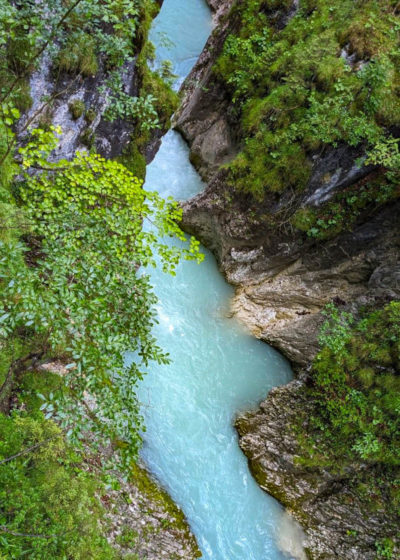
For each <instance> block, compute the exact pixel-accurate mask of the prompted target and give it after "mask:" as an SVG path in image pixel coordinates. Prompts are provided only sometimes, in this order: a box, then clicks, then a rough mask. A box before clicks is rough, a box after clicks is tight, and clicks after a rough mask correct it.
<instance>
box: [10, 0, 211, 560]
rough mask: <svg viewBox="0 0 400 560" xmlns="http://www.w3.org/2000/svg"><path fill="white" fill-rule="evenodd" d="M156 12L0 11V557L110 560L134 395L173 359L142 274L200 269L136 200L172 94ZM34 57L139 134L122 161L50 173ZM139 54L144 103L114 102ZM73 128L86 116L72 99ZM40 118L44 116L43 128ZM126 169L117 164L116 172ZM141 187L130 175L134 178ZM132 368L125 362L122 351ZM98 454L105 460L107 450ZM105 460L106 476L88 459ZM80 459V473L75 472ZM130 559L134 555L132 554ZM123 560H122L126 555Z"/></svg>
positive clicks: (145, 201) (52, 7)
mask: <svg viewBox="0 0 400 560" xmlns="http://www.w3.org/2000/svg"><path fill="white" fill-rule="evenodd" d="M156 12H157V5H156V3H155V2H153V1H152V0H148V1H147V0H146V1H144V2H143V1H138V0H106V1H97V0H96V1H93V0H90V1H86V0H75V1H71V2H69V1H68V2H60V1H57V0H54V1H52V0H50V1H48V2H39V3H30V2H18V1H17V2H10V1H8V0H0V60H1V62H0V84H1V88H0V219H1V226H0V291H1V296H2V297H1V301H0V440H1V443H0V557H1V558H4V559H5V558H15V559H17V558H18V559H19V558H23V557H26V558H32V559H36V558H37V559H39V558H40V559H43V558H52V559H53V558H54V559H56V558H60V560H61V559H66V558H74V559H79V558H82V559H83V558H85V559H86V558H95V559H101V558H104V559H105V558H107V559H110V560H111V559H112V558H117V557H118V558H119V556H118V555H117V553H116V552H115V551H113V550H112V548H111V547H110V545H109V544H108V542H107V540H106V539H105V538H104V537H103V536H102V533H103V532H104V531H105V527H106V522H105V519H104V512H103V509H102V507H101V506H100V503H99V498H100V497H101V496H103V495H104V493H105V492H106V485H105V484H106V482H107V483H109V482H110V480H111V483H112V484H114V482H113V481H112V478H110V476H111V475H110V474H109V472H108V471H107V469H113V470H115V469H119V470H120V472H122V473H123V475H125V476H128V477H129V476H132V473H133V472H134V471H133V470H132V469H133V464H134V462H135V460H136V458H137V452H138V449H139V446H140V435H139V434H140V430H141V429H142V428H143V426H142V424H141V417H140V413H139V403H138V402H137V399H136V396H135V384H136V383H137V381H138V380H139V379H140V378H141V377H142V375H144V373H145V372H146V369H147V366H148V364H149V362H151V361H152V360H155V361H157V362H166V361H167V360H168V356H167V355H166V354H165V353H164V352H163V351H162V349H161V348H159V347H158V345H157V343H156V340H155V339H154V337H153V335H152V326H153V324H154V322H155V321H156V317H155V312H154V303H155V296H154V294H153V292H152V286H151V285H150V281H149V276H148V274H147V273H146V267H151V266H162V267H163V269H164V270H165V272H169V273H172V274H173V273H174V268H175V266H176V264H177V262H178V261H179V259H180V258H182V257H184V258H189V259H193V258H194V259H200V256H199V254H198V243H197V242H196V241H195V240H192V241H191V242H190V243H189V242H188V244H187V246H186V248H184V249H178V248H174V247H172V248H171V247H169V246H168V245H167V244H166V243H165V241H163V240H165V238H166V237H172V236H177V237H178V238H179V239H181V240H185V239H186V238H185V236H184V234H183V233H182V232H181V230H180V229H179V227H178V226H177V225H176V223H177V221H178V220H179V217H180V210H179V209H178V207H177V205H176V203H174V201H172V200H168V201H165V200H162V199H161V198H160V197H159V196H158V195H157V194H155V193H150V192H146V191H145V190H144V189H143V181H142V177H143V173H144V158H143V156H142V154H141V151H142V150H143V148H144V146H145V144H146V142H148V140H149V139H150V137H151V133H152V132H154V130H155V129H156V128H158V127H161V128H162V127H165V126H166V124H167V123H168V119H169V117H170V115H171V113H172V111H173V108H174V107H175V103H176V96H175V94H174V93H173V92H172V91H171V89H170V87H169V85H168V83H166V82H165V81H164V78H167V81H168V79H170V72H168V68H167V67H165V68H164V69H162V70H161V72H160V73H159V74H158V73H153V72H151V71H150V70H149V69H148V68H147V60H148V59H149V58H151V56H152V47H151V45H150V44H149V43H148V42H147V33H148V30H149V26H150V23H151V20H152V18H153V17H154V15H155V14H156ZM43 56H46V57H48V58H49V59H50V61H51V66H52V71H53V75H54V80H55V82H57V79H58V78H57V75H61V74H62V73H64V74H66V75H68V76H69V78H68V80H67V83H70V84H72V85H73V84H74V83H76V80H85V79H90V78H91V77H92V76H93V75H95V74H96V73H99V74H100V76H102V79H103V83H104V85H105V86H107V89H103V90H102V94H103V96H108V102H109V103H108V108H107V112H106V114H105V115H104V118H106V119H109V120H113V119H116V118H121V119H124V120H131V121H132V122H133V124H134V125H135V127H134V130H135V133H134V136H133V138H132V143H131V147H130V152H129V153H127V154H125V156H124V157H123V158H121V161H111V160H105V159H104V158H102V157H100V156H99V155H98V154H96V153H95V152H94V151H93V150H91V151H90V152H87V153H77V154H76V155H75V157H74V158H73V159H72V160H71V161H66V160H61V161H57V162H55V161H54V158H53V159H52V158H51V157H50V156H51V154H54V153H55V150H56V148H57V143H58V137H59V135H60V133H61V132H62V131H61V130H60V129H57V128H54V127H53V126H52V125H51V111H50V112H48V109H51V104H52V102H53V100H54V99H44V100H42V101H43V104H42V106H41V107H40V109H39V111H38V113H37V114H36V115H35V119H34V123H35V127H32V126H31V127H29V125H31V124H32V122H33V121H32V122H28V123H26V125H25V129H24V130H23V132H24V136H23V141H22V145H21V137H19V138H17V136H16V134H15V125H16V124H17V122H18V119H19V117H20V114H21V112H22V111H24V110H26V109H28V108H29V106H30V104H31V102H32V100H31V98H30V94H29V76H30V74H31V72H32V71H33V70H34V69H35V68H37V67H38V65H39V64H40V62H41V59H42V57H43ZM135 56H138V61H137V74H138V84H139V94H138V96H136V97H133V96H130V95H127V94H125V93H123V91H122V89H121V80H122V77H123V72H124V65H125V64H126V63H127V62H129V61H132V60H133V58H134V57H135ZM69 110H70V112H71V114H72V116H73V118H74V119H79V118H81V117H83V116H84V117H85V120H86V122H87V124H88V125H90V123H91V122H93V120H94V118H95V114H94V113H93V109H92V108H90V107H85V105H84V103H83V102H82V101H80V100H73V101H72V102H71V103H70V106H69ZM48 115H50V117H49V116H48ZM124 164H126V165H124ZM138 177H139V178H138ZM128 349H129V350H131V351H132V352H133V354H134V355H135V356H136V359H135V360H134V361H133V362H132V363H130V364H129V365H128V364H127V363H126V361H125V359H124V354H125V352H126V351H127V350H128ZM105 450H107V452H105ZM98 453H100V454H101V459H100V462H102V463H103V465H102V466H103V470H104V472H103V474H101V473H97V475H96V477H94V476H93V474H91V472H90V471H91V470H92V469H91V468H89V466H88V464H87V460H88V458H89V460H90V458H91V457H95V456H98ZM85 461H86V463H85ZM133 557H134V558H136V556H135V555H134V556H129V558H133ZM127 558H128V556H127Z"/></svg>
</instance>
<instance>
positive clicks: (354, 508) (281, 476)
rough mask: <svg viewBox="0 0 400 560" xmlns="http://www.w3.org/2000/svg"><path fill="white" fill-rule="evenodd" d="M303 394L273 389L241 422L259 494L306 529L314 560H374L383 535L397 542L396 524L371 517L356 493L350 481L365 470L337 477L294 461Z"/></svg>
mask: <svg viewBox="0 0 400 560" xmlns="http://www.w3.org/2000/svg"><path fill="white" fill-rule="evenodd" d="M301 388H302V383H301V382H300V381H293V382H292V383H290V384H289V385H287V386H285V387H280V388H277V389H273V390H272V391H271V392H270V393H269V395H268V398H267V400H266V401H264V402H263V403H261V405H260V408H259V410H258V411H256V412H250V413H246V414H244V415H242V416H241V417H239V418H238V419H237V421H236V427H237V429H238V432H239V435H240V445H241V447H242V449H243V451H244V453H245V454H246V455H247V457H248V458H249V463H250V466H251V468H252V471H253V473H254V476H255V478H256V480H257V482H258V483H259V484H260V486H261V488H263V489H264V490H266V491H267V492H269V493H270V494H272V495H273V496H275V497H277V498H278V499H279V500H280V501H281V502H282V503H283V504H284V505H285V506H286V507H287V508H288V509H289V511H290V512H291V513H292V514H293V515H294V516H295V517H296V518H297V520H298V521H299V522H300V523H301V524H302V526H303V527H304V529H305V531H306V535H307V540H306V542H305V548H306V551H307V552H308V553H309V555H310V557H311V558H318V559H331V558H332V559H333V558H335V559H338V560H339V559H340V560H344V559H346V560H361V559H362V560H375V558H376V550H375V542H376V541H377V540H379V538H380V537H381V536H382V534H386V535H387V536H388V535H391V536H392V537H395V536H396V532H397V526H396V523H397V521H398V520H396V519H391V518H390V517H389V516H388V514H387V511H386V510H385V509H382V508H379V507H377V508H376V509H375V510H374V511H369V510H368V509H367V507H366V504H365V503H362V502H361V501H360V500H359V497H358V495H357V494H356V493H355V492H354V491H353V490H352V487H351V484H349V481H350V480H351V479H352V476H353V475H356V476H357V475H358V473H359V471H360V470H362V469H363V465H360V464H355V465H353V466H350V467H348V468H347V469H346V474H345V475H342V476H339V475H337V476H333V475H332V474H330V473H329V472H327V471H325V470H322V469H318V468H311V467H306V466H304V465H301V464H300V463H298V462H297V461H296V459H298V457H299V455H300V450H299V444H298V442H297V439H296V437H295V435H294V434H293V433H292V432H291V424H294V423H295V422H296V415H297V413H298V409H299V406H301V407H302V408H303V410H307V409H308V408H309V404H308V403H307V399H305V398H304V396H302V392H301ZM310 412H311V411H310ZM393 558H394V556H393Z"/></svg>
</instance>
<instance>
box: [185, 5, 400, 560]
mask: <svg viewBox="0 0 400 560" xmlns="http://www.w3.org/2000/svg"><path fill="white" fill-rule="evenodd" d="M221 5H222V8H221ZM230 6H231V2H229V1H227V2H222V3H221V4H220V9H224V10H225V14H228V13H229V8H230ZM294 9H295V6H294ZM278 19H279V18H278ZM281 20H282V18H280V19H279V21H281ZM236 25H237V22H236V21H235V16H234V15H233V16H229V15H228V16H226V17H223V18H222V19H221V20H220V22H219V24H217V27H216V29H215V30H214V33H213V35H212V36H211V37H210V39H209V41H208V43H207V45H206V47H205V50H204V52H203V53H202V55H201V57H200V59H199V63H198V64H197V65H196V66H195V68H194V69H193V71H192V73H191V75H190V76H189V78H188V80H187V81H186V84H185V85H184V93H185V98H184V100H183V103H182V108H181V110H180V111H179V112H178V114H177V116H176V119H175V126H176V128H177V129H178V130H179V131H180V132H181V134H182V135H183V136H184V138H185V139H186V140H187V142H188V143H189V146H190V149H191V159H192V162H193V163H194V165H195V166H196V168H197V169H198V170H199V172H200V174H201V175H202V177H203V178H204V179H205V180H206V181H207V183H208V184H207V187H206V189H205V191H204V192H202V193H200V194H199V195H198V196H196V197H194V198H193V199H191V200H189V201H188V202H186V203H184V204H183V210H184V217H183V226H184V228H185V229H186V230H187V231H188V232H190V233H194V234H195V235H196V236H197V237H198V238H199V239H200V240H201V241H202V242H203V243H204V244H205V245H206V246H208V247H209V248H210V249H211V250H212V251H213V252H214V254H215V256H216V258H217V260H218V263H219V266H220V268H221V270H222V272H223V273H224V274H225V276H226V278H227V280H228V282H230V283H231V284H233V285H234V286H235V287H236V294H235V297H234V300H233V303H232V310H233V313H234V314H235V315H236V316H237V317H238V318H239V319H240V320H241V321H243V322H244V323H245V324H246V325H247V326H248V327H249V328H250V330H251V331H252V333H253V334H254V335H255V336H257V337H259V338H260V339H262V340H265V341H266V342H268V343H270V344H272V345H273V346H275V347H276V348H278V349H279V350H280V351H281V352H282V353H283V354H284V355H285V356H287V357H288V358H289V359H290V360H291V362H292V364H293V366H294V369H295V371H296V372H297V373H298V380H296V381H294V382H293V383H291V384H289V385H287V386H284V387H281V388H278V389H275V390H273V391H271V393H270V394H269V395H268V397H267V399H266V400H265V401H264V402H263V403H262V404H261V405H260V408H259V410H257V411H254V412H249V413H248V414H244V415H242V416H241V417H240V418H239V419H238V420H237V424H236V426H237V429H238V432H239V438H240V446H241V448H242V449H243V451H244V453H245V454H246V456H247V457H248V458H249V462H250V466H251V468H252V472H253V473H254V476H255V478H256V479H257V481H258V482H259V484H260V485H261V487H262V488H263V489H264V490H266V491H267V492H268V493H270V494H271V495H273V496H274V497H276V498H277V499H278V500H280V501H281V502H282V503H283V504H284V505H285V506H287V507H288V508H289V510H290V511H291V512H292V513H293V514H294V515H295V517H296V518H297V520H298V521H299V522H300V523H301V525H302V526H303V528H304V529H305V532H306V537H307V553H308V555H309V557H310V558H312V559H318V560H320V559H321V560H322V559H324V560H329V559H341V560H343V559H346V560H347V559H349V560H361V559H363V560H364V559H366V560H368V559H371V560H372V559H374V558H375V557H376V548H375V543H376V542H377V541H378V540H379V539H380V538H383V537H386V536H387V535H388V534H392V533H394V532H395V528H394V529H393V527H395V525H396V520H393V519H389V517H388V515H387V512H386V511H384V510H378V511H376V512H372V513H371V512H368V511H367V510H366V508H365V507H364V506H365V504H363V503H361V502H360V501H359V500H358V498H357V495H356V494H355V493H354V492H353V491H352V489H351V484H350V483H349V480H350V479H351V478H352V475H353V474H354V473H357V471H358V470H359V469H362V468H363V467H362V465H360V464H357V465H354V466H353V467H352V469H353V471H354V472H353V473H352V472H349V473H348V474H347V476H346V477H335V476H333V475H332V474H330V473H329V472H327V471H324V470H323V469H322V468H314V469H306V468H304V467H301V466H300V465H299V464H298V463H297V461H296V458H298V456H299V452H300V450H299V448H298V443H297V439H296V436H295V434H294V433H293V429H292V424H293V423H294V420H295V419H296V417H297V416H298V413H299V411H303V410H304V409H307V406H309V405H308V403H307V401H306V400H305V397H304V396H303V393H302V391H301V387H302V383H303V382H305V381H306V379H307V370H308V367H309V365H310V363H311V361H312V359H313V357H314V356H315V354H316V352H317V350H318V342H317V335H318V332H319V329H320V326H321V324H322V322H323V320H324V317H323V315H322V313H321V311H322V310H323V308H324V307H325V305H326V304H327V303H330V302H333V303H335V304H336V305H337V306H339V307H340V308H341V309H345V310H347V311H351V312H353V313H355V314H357V313H358V310H359V309H360V308H361V307H362V306H365V305H369V304H372V305H375V304H376V305H381V304H382V303H385V302H386V301H389V300H390V299H399V298H400V290H399V282H400V276H399V274H400V272H399V271H400V269H399V266H400V233H399V222H398V215H399V211H400V203H397V204H391V205H386V206H381V207H379V208H376V209H375V210H374V211H373V212H372V213H365V214H364V215H362V216H360V218H359V220H358V221H357V222H356V223H355V225H354V227H353V228H352V229H351V230H349V231H345V230H344V231H342V232H341V233H340V234H338V235H336V237H334V238H332V239H330V240H325V241H316V240H312V239H307V238H305V236H303V235H302V234H301V233H299V232H297V233H296V232H295V231H294V229H293V228H292V227H291V225H290V222H289V218H288V217H289V216H290V215H292V214H293V212H294V211H295V210H296V209H299V208H305V207H308V208H315V207H318V206H319V205H320V204H322V203H325V202H326V201H328V200H330V199H331V198H332V197H333V196H334V195H335V193H337V192H340V191H341V190H343V189H345V188H347V187H348V186H349V185H357V184H358V183H359V182H362V181H364V180H366V179H367V178H368V177H369V176H370V175H371V176H373V175H374V174H376V173H377V172H379V170H378V171H377V170H376V169H373V168H371V167H367V166H360V163H359V158H360V157H362V155H363V154H362V150H360V149H356V148H349V147H347V146H344V145H339V146H338V147H336V148H331V149H328V150H326V151H325V152H324V153H323V154H320V155H318V154H316V155H315V156H314V157H313V158H312V173H311V179H310V181H309V183H308V186H307V188H306V189H305V190H304V191H303V192H302V193H291V192H285V193H283V194H282V195H281V196H280V197H274V195H271V197H270V198H269V199H268V198H267V199H266V200H264V201H262V202H259V201H254V199H252V198H251V197H249V196H248V195H246V194H244V193H239V192H237V191H234V190H233V189H231V188H230V187H229V185H228V184H227V180H226V171H224V170H223V169H221V167H220V166H221V165H223V164H224V163H227V162H229V161H230V159H231V158H233V157H234V156H235V154H236V153H237V152H238V150H239V148H240V145H239V141H238V128H237V122H236V121H235V118H234V117H233V115H232V109H231V104H230V99H229V95H228V93H227V91H226V90H225V89H224V85H223V84H222V83H220V82H219V81H218V79H216V77H215V75H214V74H213V65H214V63H215V60H216V59H217V57H218V55H219V53H220V52H221V47H222V45H223V42H224V40H225V37H226V36H227V34H228V33H229V32H230V31H231V30H234V29H235V26H236ZM268 215H269V216H272V217H273V225H272V224H271V223H269V222H268V219H266V216H268ZM300 379H302V381H300ZM310 413H311V412H310ZM350 470H351V469H350ZM383 509H384V508H383ZM392 529H393V530H392Z"/></svg>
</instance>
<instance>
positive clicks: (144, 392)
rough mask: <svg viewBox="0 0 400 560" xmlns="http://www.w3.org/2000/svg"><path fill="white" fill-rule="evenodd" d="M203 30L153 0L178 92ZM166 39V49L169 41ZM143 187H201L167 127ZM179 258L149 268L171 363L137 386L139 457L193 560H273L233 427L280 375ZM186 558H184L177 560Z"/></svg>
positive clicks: (193, 8)
mask: <svg viewBox="0 0 400 560" xmlns="http://www.w3.org/2000/svg"><path fill="white" fill-rule="evenodd" d="M211 30H212V20H211V14H210V11H209V9H208V7H207V5H206V4H205V3H204V1H203V0H164V4H163V7H162V9H161V11H160V14H159V16H158V17H157V18H156V20H155V22H154V24H153V28H152V32H151V39H152V40H153V42H154V43H155V44H156V47H157V56H158V58H159V59H161V58H166V59H170V60H171V61H172V63H173V66H174V72H175V73H176V74H177V75H178V80H177V83H178V84H180V83H181V82H182V80H183V79H184V77H185V76H186V75H187V74H188V73H189V71H190V70H191V68H192V66H193V64H194V63H195V61H196V59H197V57H198V55H199V54H200V52H201V50H202V48H203V46H204V44H205V42H206V40H207V37H208V35H209V34H210V32H211ZM171 40H173V41H174V44H173V45H172V44H171ZM146 188H147V189H148V190H157V191H158V192H159V193H160V194H161V195H162V196H169V195H171V196H174V197H175V198H176V199H178V200H184V199H187V198H190V197H192V196H194V195H195V194H197V193H198V192H200V191H201V190H202V189H203V188H204V184H203V183H202V181H201V179H200V177H199V176H198V174H197V173H196V171H195V170H194V168H193V167H192V166H191V164H190V162H189V154H188V148H187V146H186V145H185V143H184V141H183V140H182V139H181V137H180V136H179V135H178V134H177V133H176V132H174V131H169V132H168V134H167V135H166V136H165V137H164V139H163V141H162V145H161V147H160V150H159V151H158V153H157V155H156V157H155V159H154V161H153V162H152V163H151V164H150V165H149V166H148V168H147V177H146ZM203 250H204V252H205V254H206V258H205V261H204V262H203V263H202V264H201V265H198V264H195V263H192V262H182V263H181V264H180V265H179V267H178V270H177V275H176V277H170V276H168V275H166V274H163V273H162V272H161V271H160V270H154V271H151V276H152V282H153V285H154V286H155V292H156V294H157V296H158V299H159V303H158V306H157V311H158V318H159V324H158V325H157V326H156V328H155V335H156V337H157V339H158V342H159V344H160V346H161V347H162V348H163V349H164V350H166V351H168V352H169V354H170V357H171V364H170V365H168V366H158V365H152V366H151V368H150V371H149V372H148V375H147V376H146V377H145V379H144V380H143V381H142V382H141V383H140V386H139V390H138V392H139V398H140V401H141V402H142V403H143V406H142V414H143V416H144V420H145V425H146V428H147V429H146V432H145V434H144V445H143V449H142V458H143V460H144V461H145V463H146V464H147V466H148V468H149V469H150V471H151V472H152V473H153V474H154V476H155V477H156V478H157V479H158V480H159V481H160V483H161V484H162V485H163V486H164V487H165V488H166V489H167V490H168V492H169V493H170V495H171V496H172V498H173V499H174V500H175V501H176V503H177V504H178V505H179V506H180V507H181V508H182V510H183V511H184V513H185V515H186V517H187V519H188V521H189V524H190V526H191V529H192V531H193V533H194V534H195V536H196V538H197V541H198V543H199V546H200V549H201V551H202V553H203V558H204V560H283V559H284V558H291V557H292V556H291V555H290V554H288V553H284V552H282V551H281V550H280V548H279V546H278V544H277V543H278V537H279V527H281V525H282V524H281V522H282V518H283V508H282V507H281V506H280V505H279V504H278V503H277V502H276V501H275V500H274V499H272V498H271V497H270V496H268V495H267V494H266V493H264V492H263V491H262V490H261V489H260V488H259V487H258V485H257V484H256V482H255V481H254V479H253V478H252V476H251V474H250V472H249V469H248V465H247V460H246V459H245V457H244V455H243V454H242V452H241V450H240V448H239V445H238V439H237V435H236V432H235V430H234V428H233V421H234V417H235V415H236V413H237V412H238V411H241V410H247V409H250V408H254V407H255V406H257V404H258V403H259V402H260V401H261V400H262V399H263V398H265V396H266V394H267V392H268V391H269V390H270V389H271V388H272V387H274V386H276V385H280V384H283V383H286V382H288V381H289V380H290V379H291V378H292V372H291V369H290V366H289V364H288V363H287V362H286V361H285V360H284V359H283V358H282V356H280V355H279V354H278V353H277V352H276V351H275V350H273V349H272V348H270V347H268V346H267V345H266V344H264V343H262V342H260V341H258V340H256V339H255V338H253V337H251V336H250V335H249V334H247V333H246V332H245V331H244V330H243V328H242V327H241V326H240V325H239V324H237V322H236V321H235V320H234V319H231V318H229V301H230V298H231V296H232V294H233V290H232V288H231V287H230V286H229V285H227V284H226V283H225V281H224V279H223V277H222V276H221V274H220V273H219V271H218V269H217V266H216V263H215V260H214V258H213V256H212V255H211V254H210V253H209V252H208V251H207V250H206V249H203ZM188 560H189V559H188Z"/></svg>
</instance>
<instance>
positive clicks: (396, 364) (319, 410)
mask: <svg viewBox="0 0 400 560" xmlns="http://www.w3.org/2000/svg"><path fill="white" fill-rule="evenodd" d="M326 315H327V320H326V322H325V323H324V325H323V327H322V330H321V334H320V346H321V350H320V352H319V353H318V354H317V356H316V358H315V360H314V362H313V366H312V370H311V375H310V380H309V384H308V387H307V388H306V389H305V393H306V397H307V402H308V408H307V413H304V414H303V415H300V417H299V424H298V425H297V426H296V427H295V430H296V433H297V436H298V439H299V442H300V445H301V454H300V456H299V459H298V461H299V462H300V463H301V464H303V465H305V466H307V467H314V468H315V467H317V468H318V469H320V468H323V469H327V470H328V471H329V472H331V473H332V474H333V475H335V476H339V477H343V478H344V479H346V480H347V484H348V487H349V488H350V489H351V491H352V493H353V495H355V496H357V498H358V499H359V500H360V501H361V503H363V508H364V510H365V512H369V513H371V514H373V513H374V512H375V511H377V510H383V511H386V512H387V514H388V515H390V516H391V517H392V518H395V519H399V518H400V452H399V448H400V446H399V443H400V375H399V371H400V303H399V302H395V301H393V302H391V303H389V304H386V305H384V306H383V307H378V308H375V309H371V308H370V309H365V310H363V311H362V312H361V314H360V316H359V317H358V318H357V319H356V318H355V317H354V316H353V315H352V314H350V313H348V312H344V311H339V309H338V308H337V307H335V306H334V305H330V306H328V308H327V310H326ZM387 534H390V535H392V537H386V538H384V539H383V540H382V541H377V542H376V548H377V556H376V557H377V558H388V559H391V558H394V557H393V556H392V550H393V548H394V540H393V537H394V538H395V539H396V540H397V541H398V538H399V535H398V534H397V536H396V527H388V530H387ZM349 536H350V537H354V539H355V541H356V540H357V535H356V534H354V535H349Z"/></svg>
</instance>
